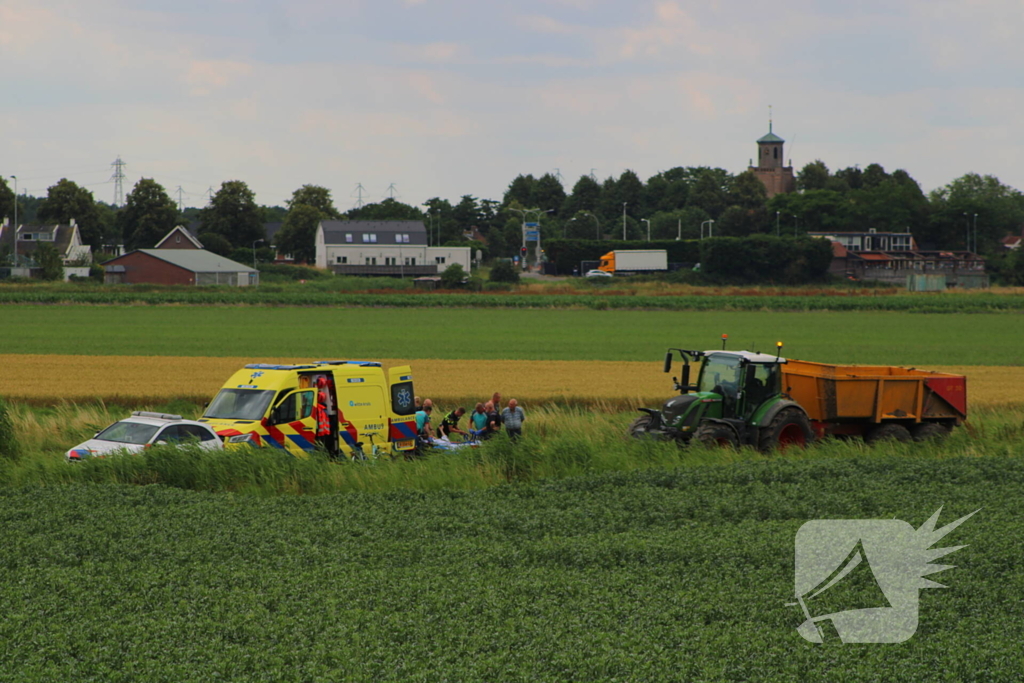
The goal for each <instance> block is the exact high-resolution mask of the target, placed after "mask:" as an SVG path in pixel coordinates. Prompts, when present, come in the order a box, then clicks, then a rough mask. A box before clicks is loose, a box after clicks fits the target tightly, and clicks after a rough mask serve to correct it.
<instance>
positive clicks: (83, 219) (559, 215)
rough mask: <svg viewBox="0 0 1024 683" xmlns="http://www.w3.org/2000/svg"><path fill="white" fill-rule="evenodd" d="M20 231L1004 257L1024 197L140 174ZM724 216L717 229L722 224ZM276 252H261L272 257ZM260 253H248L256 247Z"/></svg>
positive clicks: (78, 191) (989, 184)
mask: <svg viewBox="0 0 1024 683" xmlns="http://www.w3.org/2000/svg"><path fill="white" fill-rule="evenodd" d="M14 201H15V197H14V194H13V192H12V191H11V189H10V187H9V186H8V185H7V183H6V181H5V180H3V178H2V177H0V216H9V217H11V216H13V214H14ZM17 202H18V215H19V222H21V223H31V222H67V221H68V220H69V219H71V218H74V219H75V220H76V221H77V223H78V225H79V226H80V230H81V233H82V239H83V241H84V242H85V243H87V244H90V245H93V246H94V248H95V247H97V246H98V245H115V244H124V245H125V246H126V247H127V248H129V249H135V248H148V247H152V246H154V245H155V244H156V242H157V241H158V240H159V239H160V238H162V237H163V236H164V235H166V234H167V232H169V231H170V230H171V229H172V228H173V227H174V226H175V225H178V224H183V223H189V222H191V221H198V224H199V229H198V237H199V239H200V241H202V242H203V244H204V246H206V247H207V248H208V249H210V250H212V251H215V252H218V253H222V254H225V255H231V254H236V253H240V250H242V249H246V250H251V249H252V247H253V243H255V242H258V241H259V240H262V239H264V238H265V231H264V223H267V222H273V221H281V222H283V223H284V225H283V227H282V229H281V230H280V231H279V232H278V233H277V235H276V237H275V242H276V244H274V245H273V246H274V247H275V248H276V249H277V250H278V251H281V252H284V253H290V254H292V255H293V256H295V258H296V259H297V260H299V261H307V262H312V261H313V259H314V257H315V247H314V239H315V232H316V226H317V224H318V223H319V222H320V221H321V220H325V219H333V220H401V219H404V220H422V221H423V222H424V224H425V225H426V226H427V230H428V233H429V234H430V243H431V244H435V245H436V244H446V245H452V244H460V245H465V244H466V240H465V237H464V234H465V233H468V232H469V231H471V230H472V229H473V228H476V229H477V230H478V231H479V233H480V234H482V235H483V236H484V237H485V238H486V240H487V246H486V247H485V248H484V250H485V252H486V256H487V257H506V256H511V255H513V254H515V253H516V252H517V251H518V249H519V246H520V244H521V240H522V232H521V230H522V223H523V222H524V221H526V220H529V221H530V222H537V223H539V228H538V229H539V230H540V233H541V237H542V240H550V239H558V238H561V239H588V240H607V239H626V240H645V239H647V238H648V236H649V237H650V239H651V240H672V239H676V238H681V239H695V238H698V237H700V236H701V235H702V233H703V234H705V235H709V234H712V233H713V234H714V235H715V236H721V237H746V236H749V235H756V234H765V235H775V234H778V235H781V236H799V235H803V234H806V233H807V232H811V231H843V230H855V231H861V230H863V231H866V230H868V229H869V228H875V229H876V230H878V231H901V232H902V231H909V232H911V233H913V235H914V237H915V238H916V240H917V242H918V244H919V245H920V246H921V247H922V248H926V249H927V248H930V249H964V248H965V247H966V246H967V242H968V239H970V240H971V242H972V244H973V242H974V239H975V237H974V234H976V236H977V237H976V240H977V246H978V251H980V252H981V253H983V254H987V255H996V254H998V253H999V251H1000V244H999V240H1000V239H1001V238H1002V237H1004V236H1006V235H1009V234H1019V233H1020V231H1021V226H1022V225H1024V195H1022V194H1021V192H1019V191H1018V190H1016V189H1014V188H1012V187H1009V186H1007V185H1004V184H1003V183H1001V182H1000V181H999V179H998V178H995V177H993V176H989V175H978V174H975V173H968V174H966V175H964V176H961V177H960V178H957V179H956V180H954V181H952V182H951V183H949V184H948V185H945V186H943V187H940V188H938V189H936V190H934V191H932V192H930V193H928V194H925V193H924V192H923V191H922V190H921V186H920V184H919V183H917V181H915V180H914V179H913V178H912V177H911V176H910V175H909V174H908V173H907V172H906V171H903V170H896V171H893V172H891V173H889V172H887V171H886V170H885V169H884V168H883V167H882V166H880V165H878V164H870V165H868V166H867V167H866V168H864V169H860V168H859V167H850V168H844V169H840V170H837V171H835V172H833V171H830V170H829V168H828V167H827V165H826V164H825V163H824V162H822V161H820V160H818V161H814V162H811V163H809V164H807V165H806V166H804V167H803V168H802V169H801V170H800V171H799V173H798V174H797V192H793V193H789V194H781V195H776V196H775V197H772V198H771V199H769V198H768V197H767V193H766V192H765V188H764V186H763V185H762V183H761V182H760V181H759V180H758V179H757V178H756V176H754V175H753V174H752V173H750V172H749V171H745V172H742V173H739V174H735V175H734V174H731V173H729V172H728V171H726V170H724V169H721V168H709V167H677V168H673V169H669V170H667V171H663V172H660V173H657V174H655V175H653V176H651V177H650V178H648V179H647V180H646V181H643V180H641V179H640V177H639V176H638V175H637V174H636V173H635V172H633V171H631V170H627V171H624V172H623V173H621V174H620V175H619V176H618V177H608V178H606V179H605V180H603V181H600V182H599V181H598V180H597V179H596V178H595V177H593V176H591V175H584V176H581V177H580V178H579V179H578V180H577V181H576V182H575V183H574V184H573V186H572V187H571V188H570V189H568V190H567V189H566V187H565V186H564V185H563V183H562V181H561V179H560V178H558V177H556V176H555V175H553V174H551V173H545V174H543V175H541V176H539V177H535V176H533V175H519V176H517V177H516V178H514V179H513V180H512V181H511V182H510V183H509V185H508V187H507V188H506V190H505V192H504V195H503V196H502V198H501V200H500V201H498V200H493V199H478V198H477V197H474V196H472V195H462V196H461V197H460V198H459V200H458V201H455V202H453V201H451V200H449V199H443V198H440V197H434V198H431V199H429V200H427V201H426V202H424V203H423V204H422V206H411V205H409V204H405V203H402V202H400V201H397V200H395V199H385V200H383V201H381V202H378V203H372V204H366V205H364V206H361V207H357V208H354V209H351V210H349V211H345V212H341V211H339V210H338V209H337V208H336V207H335V206H334V203H333V200H332V198H331V192H330V190H329V189H327V188H325V187H321V186H317V185H303V186H302V187H300V188H298V189H296V190H295V191H294V192H293V194H292V197H291V198H290V199H289V200H288V201H287V202H285V206H264V205H260V204H258V203H257V201H256V197H255V194H254V193H253V192H252V190H251V189H249V187H248V185H247V184H246V183H245V182H243V181H240V180H229V181H226V182H224V183H222V184H221V187H220V189H219V190H218V191H217V192H216V193H215V194H214V195H213V196H212V197H211V200H210V203H209V205H208V206H206V207H204V208H201V209H196V208H189V209H185V211H184V212H181V213H179V211H178V207H177V205H176V204H175V202H174V201H173V200H172V199H171V198H170V196H169V195H168V194H167V192H166V190H165V189H164V187H163V186H162V185H160V183H158V182H157V181H156V180H154V179H152V178H143V179H141V180H139V181H138V183H136V185H135V186H134V188H133V189H132V190H131V192H129V194H128V195H127V197H126V201H125V204H124V206H123V207H120V208H117V207H114V206H111V205H109V204H106V203H104V202H101V201H97V200H95V199H94V197H93V196H92V193H91V192H90V191H88V190H87V189H85V188H83V187H81V186H79V185H77V184H76V183H74V182H73V181H70V180H67V179H66V178H65V179H61V180H60V181H59V182H57V183H56V184H54V185H53V186H52V187H50V188H49V189H48V191H47V195H46V197H41V198H36V197H29V196H19V197H18V198H17ZM712 221H713V222H712ZM270 246H271V245H264V247H263V249H262V251H261V252H260V253H261V254H262V256H263V258H265V259H269V258H272V255H273V251H272V250H271V249H270V248H269V247H270ZM250 254H251V251H250Z"/></svg>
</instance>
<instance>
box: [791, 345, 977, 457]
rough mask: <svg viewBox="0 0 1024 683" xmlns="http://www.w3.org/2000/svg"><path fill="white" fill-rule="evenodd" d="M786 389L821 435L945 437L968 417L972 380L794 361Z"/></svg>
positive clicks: (896, 369)
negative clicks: (968, 390)
mask: <svg viewBox="0 0 1024 683" xmlns="http://www.w3.org/2000/svg"><path fill="white" fill-rule="evenodd" d="M781 369H782V388H783V391H784V392H785V393H786V394H788V395H789V396H790V397H791V398H792V399H793V400H794V401H796V402H797V403H799V404H800V405H801V406H802V407H803V408H804V409H805V410H806V411H807V417H808V418H810V420H811V425H812V426H813V428H814V430H815V431H816V432H817V435H818V436H819V437H821V436H825V435H826V434H837V435H839V434H847V435H862V436H864V437H865V438H866V439H867V440H869V441H873V440H876V439H880V438H898V439H901V440H905V439H906V438H907V437H909V436H914V437H915V438H922V437H923V438H928V437H931V436H940V435H943V434H945V433H946V432H948V431H949V430H950V429H952V428H953V427H955V426H957V425H960V424H961V423H963V421H964V420H965V419H966V418H967V378H966V377H964V376H962V375H950V374H946V373H942V372H929V371H926V370H916V369H914V368H900V367H889V366H875V365H829V364H826V363H812V362H809V361H802V360H792V359H790V360H788V361H787V362H786V363H785V364H783V365H782V367H781Z"/></svg>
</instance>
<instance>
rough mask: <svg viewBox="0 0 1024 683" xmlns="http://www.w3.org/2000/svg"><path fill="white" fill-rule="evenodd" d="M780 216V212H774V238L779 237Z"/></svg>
mask: <svg viewBox="0 0 1024 683" xmlns="http://www.w3.org/2000/svg"><path fill="white" fill-rule="evenodd" d="M781 214H782V212H781V211H776V212H775V236H776V237H779V236H780V233H779V216H780V215H781Z"/></svg>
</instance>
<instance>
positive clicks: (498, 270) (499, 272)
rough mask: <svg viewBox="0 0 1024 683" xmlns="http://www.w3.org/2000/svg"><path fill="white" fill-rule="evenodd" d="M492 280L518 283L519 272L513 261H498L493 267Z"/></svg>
mask: <svg viewBox="0 0 1024 683" xmlns="http://www.w3.org/2000/svg"><path fill="white" fill-rule="evenodd" d="M491 282H508V283H511V284H516V283H518V282H519V273H517V272H516V268H515V266H513V265H512V262H511V261H498V262H497V263H495V264H494V266H493V267H492V268H491Z"/></svg>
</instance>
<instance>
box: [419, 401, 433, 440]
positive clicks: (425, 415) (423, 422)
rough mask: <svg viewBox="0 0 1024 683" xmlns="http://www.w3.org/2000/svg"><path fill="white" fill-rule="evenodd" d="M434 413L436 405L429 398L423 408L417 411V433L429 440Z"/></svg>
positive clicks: (424, 402)
mask: <svg viewBox="0 0 1024 683" xmlns="http://www.w3.org/2000/svg"><path fill="white" fill-rule="evenodd" d="M433 411H434V403H433V401H431V400H430V399H429V398H428V399H426V400H425V401H423V407H422V408H420V409H419V410H417V411H416V432H417V433H418V434H419V435H420V436H423V437H425V438H427V439H429V438H430V413H432V412H433Z"/></svg>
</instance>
